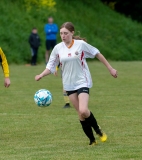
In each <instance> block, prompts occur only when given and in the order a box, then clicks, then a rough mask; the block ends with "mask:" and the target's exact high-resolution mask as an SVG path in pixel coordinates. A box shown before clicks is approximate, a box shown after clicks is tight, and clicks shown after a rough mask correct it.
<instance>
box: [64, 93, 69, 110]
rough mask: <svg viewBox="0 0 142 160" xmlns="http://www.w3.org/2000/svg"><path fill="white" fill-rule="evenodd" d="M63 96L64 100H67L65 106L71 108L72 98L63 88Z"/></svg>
mask: <svg viewBox="0 0 142 160" xmlns="http://www.w3.org/2000/svg"><path fill="white" fill-rule="evenodd" d="M63 96H64V101H65V105H64V107H63V108H70V100H69V97H68V95H67V92H66V91H65V90H63Z"/></svg>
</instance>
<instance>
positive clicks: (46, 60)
mask: <svg viewBox="0 0 142 160" xmlns="http://www.w3.org/2000/svg"><path fill="white" fill-rule="evenodd" d="M50 48H51V44H50V40H46V52H45V62H46V63H48V60H49V55H50Z"/></svg>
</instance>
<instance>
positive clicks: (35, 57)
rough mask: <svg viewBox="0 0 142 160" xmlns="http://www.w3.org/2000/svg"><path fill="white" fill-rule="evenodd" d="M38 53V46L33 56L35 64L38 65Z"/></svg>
mask: <svg viewBox="0 0 142 160" xmlns="http://www.w3.org/2000/svg"><path fill="white" fill-rule="evenodd" d="M37 53H38V48H35V53H34V57H33V61H34V65H36V62H37Z"/></svg>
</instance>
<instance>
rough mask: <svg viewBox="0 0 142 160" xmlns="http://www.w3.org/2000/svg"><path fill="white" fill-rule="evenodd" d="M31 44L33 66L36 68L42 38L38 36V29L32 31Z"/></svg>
mask: <svg viewBox="0 0 142 160" xmlns="http://www.w3.org/2000/svg"><path fill="white" fill-rule="evenodd" d="M29 43H30V46H31V52H32V58H31V65H33V66H34V65H36V61H37V54H38V49H39V46H40V37H39V35H38V31H37V29H36V28H33V29H32V33H31V35H30V36H29Z"/></svg>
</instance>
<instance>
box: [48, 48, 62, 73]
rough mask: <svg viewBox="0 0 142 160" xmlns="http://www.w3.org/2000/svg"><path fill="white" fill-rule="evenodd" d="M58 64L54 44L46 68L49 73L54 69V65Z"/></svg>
mask: <svg viewBox="0 0 142 160" xmlns="http://www.w3.org/2000/svg"><path fill="white" fill-rule="evenodd" d="M58 64H59V55H58V52H57V48H56V46H55V47H54V49H53V50H52V52H51V55H50V58H49V61H48V63H47V66H46V68H48V69H49V70H50V72H51V73H54V72H55V71H56V66H58Z"/></svg>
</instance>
